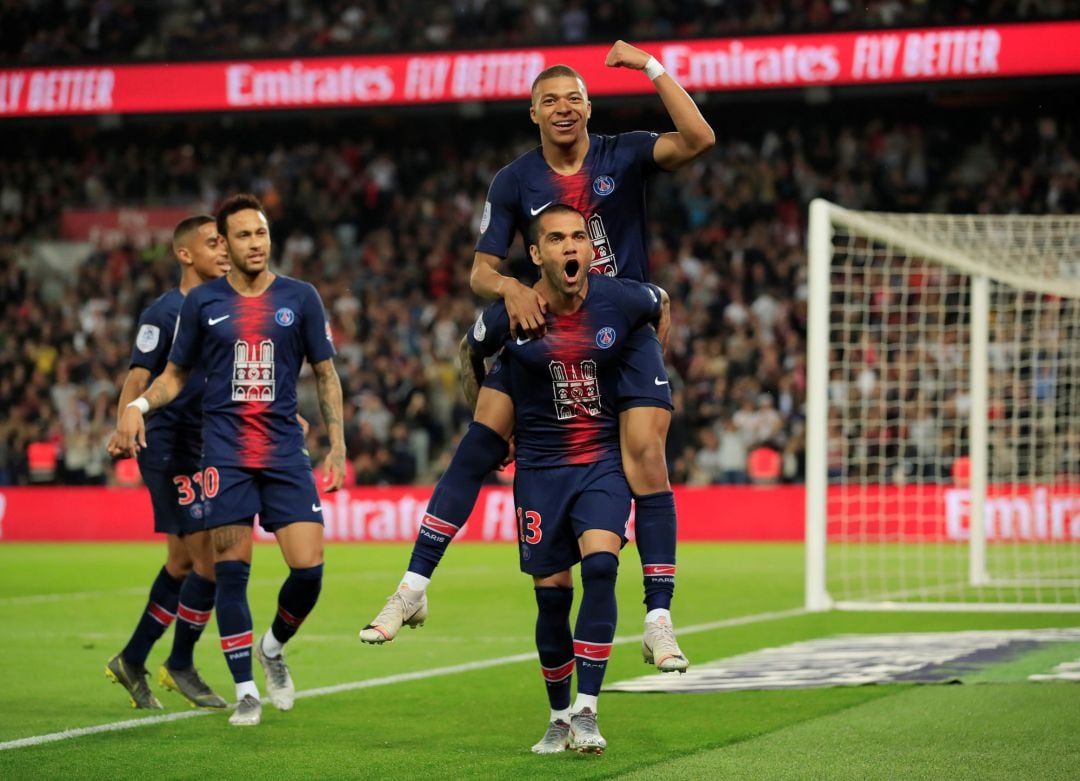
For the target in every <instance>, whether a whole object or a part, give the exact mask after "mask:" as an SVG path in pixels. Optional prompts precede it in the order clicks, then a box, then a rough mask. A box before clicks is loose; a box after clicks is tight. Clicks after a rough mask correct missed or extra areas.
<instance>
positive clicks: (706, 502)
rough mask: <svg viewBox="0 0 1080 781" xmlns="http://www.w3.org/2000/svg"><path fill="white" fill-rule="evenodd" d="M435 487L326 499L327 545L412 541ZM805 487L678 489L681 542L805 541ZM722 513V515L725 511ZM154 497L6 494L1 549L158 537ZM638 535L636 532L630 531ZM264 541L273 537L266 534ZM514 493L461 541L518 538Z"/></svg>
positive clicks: (489, 499) (123, 492) (492, 491)
mask: <svg viewBox="0 0 1080 781" xmlns="http://www.w3.org/2000/svg"><path fill="white" fill-rule="evenodd" d="M431 490H432V489H431V488H430V487H416V488H414V487H403V488H351V489H346V490H342V491H338V492H337V493H333V494H326V495H325V496H323V502H322V505H323V518H324V520H325V523H326V537H327V539H328V540H336V541H346V542H411V541H412V540H413V539H414V538H415V537H416V530H417V528H418V527H419V525H420V519H421V517H422V516H423V514H424V508H425V507H426V506H427V503H428V500H429V499H430V498H431ZM803 497H804V492H803V489H802V487H801V486H790V487H780V488H771V489H768V488H766V489H759V488H676V489H675V500H676V502H677V503H678V508H679V513H680V518H679V539H682V540H801V539H802V536H803V501H804V498H803ZM718 507H723V508H724V511H723V513H718V512H717V509H716V508H718ZM153 526H154V523H153V515H152V513H151V508H150V495H149V493H147V491H146V490H145V489H131V488H127V489H125V488H60V487H57V488H52V487H41V488H0V543H3V542H16V541H61V540H110V541H119V540H151V539H154V537H155V535H154V531H153ZM630 531H631V536H632V533H633V528H632V525H631V529H630ZM259 536H260V538H262V539H272V537H271V535H268V534H265V533H262V532H260V535H259ZM517 537H518V532H517V520H516V516H515V513H514V497H513V492H512V491H511V489H510V488H501V487H491V488H485V489H483V490H482V491H481V493H480V499H479V501H478V502H477V503H476V508H475V509H474V510H473V514H472V515H471V516H470V518H469V522H468V523H466V524H465V527H464V528H463V529H462V530H461V532H459V533H458V536H457V539H459V540H468V541H482V542H513V541H515V540H517Z"/></svg>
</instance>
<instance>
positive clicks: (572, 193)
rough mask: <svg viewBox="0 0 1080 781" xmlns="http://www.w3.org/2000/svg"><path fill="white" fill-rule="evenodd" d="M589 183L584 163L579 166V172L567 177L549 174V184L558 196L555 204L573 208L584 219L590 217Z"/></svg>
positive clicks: (590, 196) (590, 194)
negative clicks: (583, 216) (582, 215)
mask: <svg viewBox="0 0 1080 781" xmlns="http://www.w3.org/2000/svg"><path fill="white" fill-rule="evenodd" d="M591 182H592V174H591V173H590V171H589V169H588V168H587V167H586V166H585V164H584V163H582V165H581V170H579V171H578V172H577V173H576V174H570V175H569V176H563V175H562V174H558V173H555V172H554V171H552V172H551V184H552V187H553V189H554V190H555V192H556V193H558V196H559V197H558V200H557V201H556V203H565V204H566V205H567V206H573V207H574V208H575V209H577V210H578V211H579V212H581V213H582V214H584V215H585V219H589V217H591V216H592V190H591V189H590V184H591Z"/></svg>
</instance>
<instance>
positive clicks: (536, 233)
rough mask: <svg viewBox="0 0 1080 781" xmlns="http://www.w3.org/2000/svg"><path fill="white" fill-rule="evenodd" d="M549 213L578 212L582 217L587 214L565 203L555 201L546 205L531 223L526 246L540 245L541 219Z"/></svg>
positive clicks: (526, 237)
mask: <svg viewBox="0 0 1080 781" xmlns="http://www.w3.org/2000/svg"><path fill="white" fill-rule="evenodd" d="M549 214H576V215H577V216H578V217H581V219H583V220H584V219H585V215H584V214H582V213H581V212H580V211H578V210H577V209H575V208H574V207H573V206H570V205H569V204H565V203H553V204H551V205H550V206H545V207H544V208H543V209H541V210H540V213H539V214H537V215H536V216H535V217H533V221H532V222H530V223H529V231H528V234H527V235H526V236H525V241H526V242H527V244H526V246H527V247H531V246H532V245H533V244H535V245H537V246H540V220H542V219H544V217H546V216H547V215H549Z"/></svg>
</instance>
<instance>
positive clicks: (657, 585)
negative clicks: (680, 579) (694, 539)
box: [634, 491, 675, 610]
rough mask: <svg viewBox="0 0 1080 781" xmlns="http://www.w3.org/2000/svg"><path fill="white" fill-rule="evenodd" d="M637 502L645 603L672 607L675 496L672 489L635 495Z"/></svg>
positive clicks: (635, 523) (637, 530)
mask: <svg viewBox="0 0 1080 781" xmlns="http://www.w3.org/2000/svg"><path fill="white" fill-rule="evenodd" d="M634 505H635V510H634V525H635V536H636V538H637V548H638V554H639V555H640V556H641V570H642V573H643V575H644V581H645V607H646V609H648V610H656V609H657V608H663V609H665V610H670V609H671V597H672V595H674V593H675V497H674V495H673V494H672V493H671V491H661V492H659V493H655V494H647V495H645V496H635V497H634Z"/></svg>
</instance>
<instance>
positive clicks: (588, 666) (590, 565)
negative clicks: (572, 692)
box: [574, 551, 619, 696]
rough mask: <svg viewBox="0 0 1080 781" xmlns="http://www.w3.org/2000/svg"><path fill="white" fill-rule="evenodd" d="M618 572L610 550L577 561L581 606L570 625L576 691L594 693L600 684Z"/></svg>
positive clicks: (610, 635)
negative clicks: (573, 625) (579, 574)
mask: <svg viewBox="0 0 1080 781" xmlns="http://www.w3.org/2000/svg"><path fill="white" fill-rule="evenodd" d="M618 574H619V557H618V556H616V555H615V554H614V553H608V552H607V551H604V552H602V553H593V554H590V555H588V556H586V557H585V558H584V559H582V560H581V586H582V594H581V607H579V608H578V616H577V625H576V626H575V627H574V656H575V658H576V660H577V671H578V685H577V690H578V694H590V695H594V696H595V695H598V694H600V687H601V685H602V684H603V683H604V673H605V672H606V671H607V661H608V657H609V656H611V643H612V641H613V640H614V639H615V622H616V620H617V619H618V606H617V605H616V602H615V579H616V577H617V576H618Z"/></svg>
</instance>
